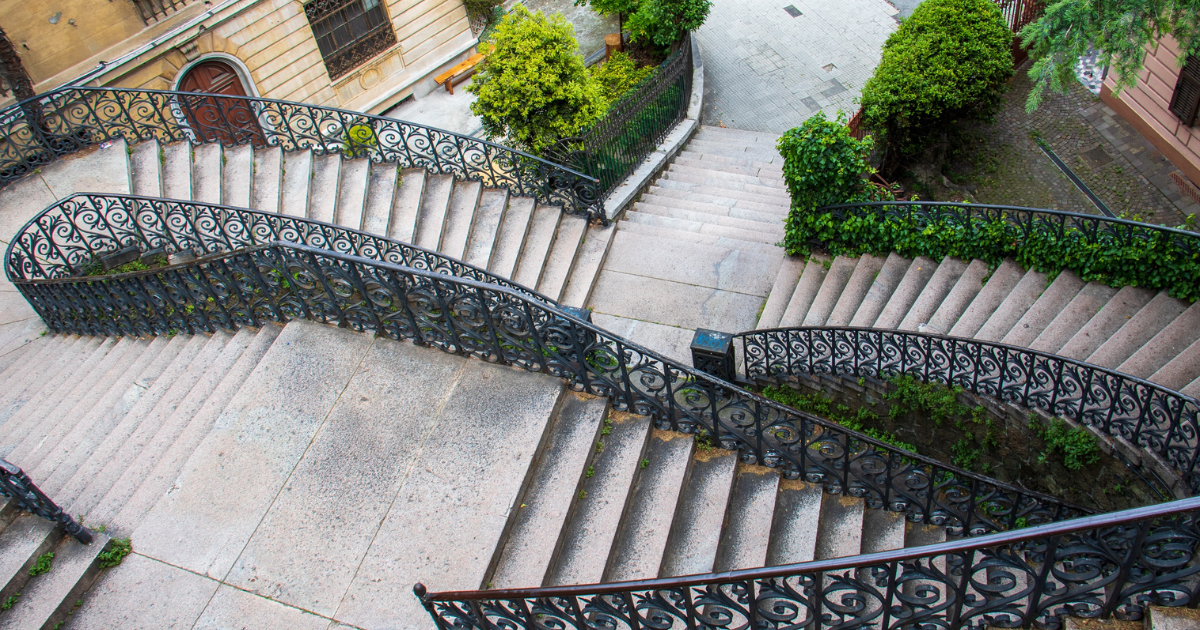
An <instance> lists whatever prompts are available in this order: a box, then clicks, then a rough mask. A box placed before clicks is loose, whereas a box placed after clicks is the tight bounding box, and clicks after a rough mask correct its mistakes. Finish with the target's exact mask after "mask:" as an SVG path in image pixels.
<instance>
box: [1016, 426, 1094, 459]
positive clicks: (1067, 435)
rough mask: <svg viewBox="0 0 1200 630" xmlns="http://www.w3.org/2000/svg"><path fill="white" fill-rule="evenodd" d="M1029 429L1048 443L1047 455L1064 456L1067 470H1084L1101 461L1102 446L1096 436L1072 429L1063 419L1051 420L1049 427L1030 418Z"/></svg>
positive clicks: (1086, 431) (1077, 428) (1081, 428)
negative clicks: (1097, 441)
mask: <svg viewBox="0 0 1200 630" xmlns="http://www.w3.org/2000/svg"><path fill="white" fill-rule="evenodd" d="M1029 428H1030V429H1032V430H1033V431H1034V433H1036V434H1037V435H1038V437H1040V438H1042V440H1044V441H1045V442H1046V455H1053V454H1055V453H1059V454H1061V455H1062V458H1063V465H1064V466H1066V467H1067V470H1082V469H1083V467H1084V466H1091V465H1092V464H1095V463H1096V462H1098V461H1100V446H1099V445H1097V444H1096V438H1095V436H1093V435H1092V434H1091V433H1089V432H1088V430H1087V429H1084V428H1083V427H1075V428H1071V427H1069V426H1068V425H1067V423H1066V422H1065V421H1064V420H1062V419H1061V418H1053V419H1051V420H1050V426H1049V427H1047V426H1044V425H1043V424H1042V423H1041V422H1039V421H1038V420H1037V419H1036V418H1030V419H1029ZM1043 457H1044V456H1043Z"/></svg>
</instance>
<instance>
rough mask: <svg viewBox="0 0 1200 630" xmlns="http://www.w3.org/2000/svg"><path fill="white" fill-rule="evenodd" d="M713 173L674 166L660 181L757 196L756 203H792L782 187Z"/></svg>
mask: <svg viewBox="0 0 1200 630" xmlns="http://www.w3.org/2000/svg"><path fill="white" fill-rule="evenodd" d="M711 173H712V171H695V170H693V169H688V168H687V167H674V166H672V167H671V170H668V171H667V172H666V173H664V174H663V179H660V180H659V182H660V185H661V182H664V181H674V182H680V183H684V184H692V185H695V186H703V187H704V188H706V189H709V190H714V191H729V192H734V193H747V194H751V195H755V197H756V199H754V200H755V201H757V200H762V201H763V202H764V203H776V204H783V203H790V202H791V198H790V197H788V194H787V191H786V190H784V189H783V188H782V187H781V186H776V185H772V184H769V183H765V182H763V183H747V182H739V181H732V180H728V179H717V178H713V177H712V176H711ZM713 194H725V195H728V194H729V193H727V192H722V193H713Z"/></svg>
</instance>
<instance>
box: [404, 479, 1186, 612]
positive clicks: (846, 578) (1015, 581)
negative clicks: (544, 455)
mask: <svg viewBox="0 0 1200 630" xmlns="http://www.w3.org/2000/svg"><path fill="white" fill-rule="evenodd" d="M1197 552H1200V498H1190V499H1184V500H1181V501H1175V502H1172V503H1165V504H1160V505H1156V506H1152V507H1149V508H1138V509H1133V510H1126V511H1124V512H1118V513H1114V514H1105V515H1102V516H1094V517H1088V518H1083V519H1078V520H1076V521H1069V522H1065V523H1055V524H1050V525H1043V526H1041V527H1036V528H1031V529H1027V530H1020V531H1018V532H1005V533H998V534H991V535H988V536H984V537H979V538H971V539H965V540H958V541H951V542H946V543H941V544H937V545H929V546H926V547H911V548H907V549H897V550H893V551H886V552H881V553H873V554H868V555H861V556H852V557H848V558H836V559H833V560H822V561H815V562H807V563H803V564H794V565H789V566H781V567H769V568H765V569H748V570H741V571H731V572H728V573H721V574H708V575H694V576H687V577H681V578H663V579H657V580H643V581H639V582H623V583H618V584H591V585H584V586H565V587H547V588H530V589H508V590H497V591H462V592H452V593H428V592H427V590H426V587H425V585H423V584H417V585H416V586H415V587H414V589H413V591H414V593H415V594H416V595H417V597H418V598H419V599H420V600H421V602H422V604H423V605H424V606H425V608H426V610H427V611H428V612H429V614H430V616H431V617H433V620H434V622H435V624H436V625H437V627H438V629H439V630H452V629H458V630H516V629H522V630H536V629H541V628H560V629H567V630H594V629H595V628H606V629H608V630H640V629H643V628H653V629H655V630H717V629H728V630H785V629H791V628H803V629H805V630H826V629H830V630H833V629H845V628H855V629H859V630H902V629H903V630H907V629H910V628H944V629H947V630H957V629H959V628H966V629H972V630H984V629H985V628H1018V627H1025V628H1028V627H1034V628H1040V629H1046V630H1059V629H1061V628H1063V627H1064V621H1065V618H1066V617H1068V616H1073V617H1082V618H1102V617H1110V616H1112V617H1116V618H1117V619H1121V620H1134V621H1136V620H1141V619H1143V618H1144V617H1145V614H1146V610H1147V607H1148V606H1150V605H1157V606H1194V605H1195V604H1196V601H1197V596H1198V591H1197V588H1198V586H1197V576H1200V558H1198V557H1197Z"/></svg>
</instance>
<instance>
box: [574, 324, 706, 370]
mask: <svg viewBox="0 0 1200 630" xmlns="http://www.w3.org/2000/svg"><path fill="white" fill-rule="evenodd" d="M592 321H593V322H594V323H595V324H596V325H597V326H599V327H600V328H603V329H604V330H607V331H609V332H611V333H613V334H614V335H617V336H619V337H622V338H624V339H628V340H629V341H632V342H633V343H636V344H638V345H639V346H642V347H644V348H648V349H650V350H653V351H655V352H657V353H659V354H661V355H662V356H664V357H666V358H668V359H674V360H676V361H679V362H681V363H683V364H684V365H691V364H692V351H691V346H692V336H693V335H694V333H695V330H693V329H690V328H680V327H678V326H669V325H667V324H657V323H654V322H647V321H642V320H638V319H632V318H628V317H617V316H615V315H606V314H604V313H593V314H592Z"/></svg>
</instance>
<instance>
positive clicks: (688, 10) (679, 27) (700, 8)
mask: <svg viewBox="0 0 1200 630" xmlns="http://www.w3.org/2000/svg"><path fill="white" fill-rule="evenodd" d="M711 9H712V0H638V7H637V10H636V11H634V12H633V14H632V15H630V16H629V21H628V22H626V24H625V27H626V28H627V29H628V30H629V41H633V42H644V41H649V42H651V43H653V44H654V45H655V46H658V47H660V48H667V47H668V46H670V45H671V44H674V43H675V42H677V41H679V40H680V39H682V38H683V34H684V33H686V32H687V31H694V30H696V29H698V28H700V25H702V24H704V20H706V19H708V12H709V10H711Z"/></svg>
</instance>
